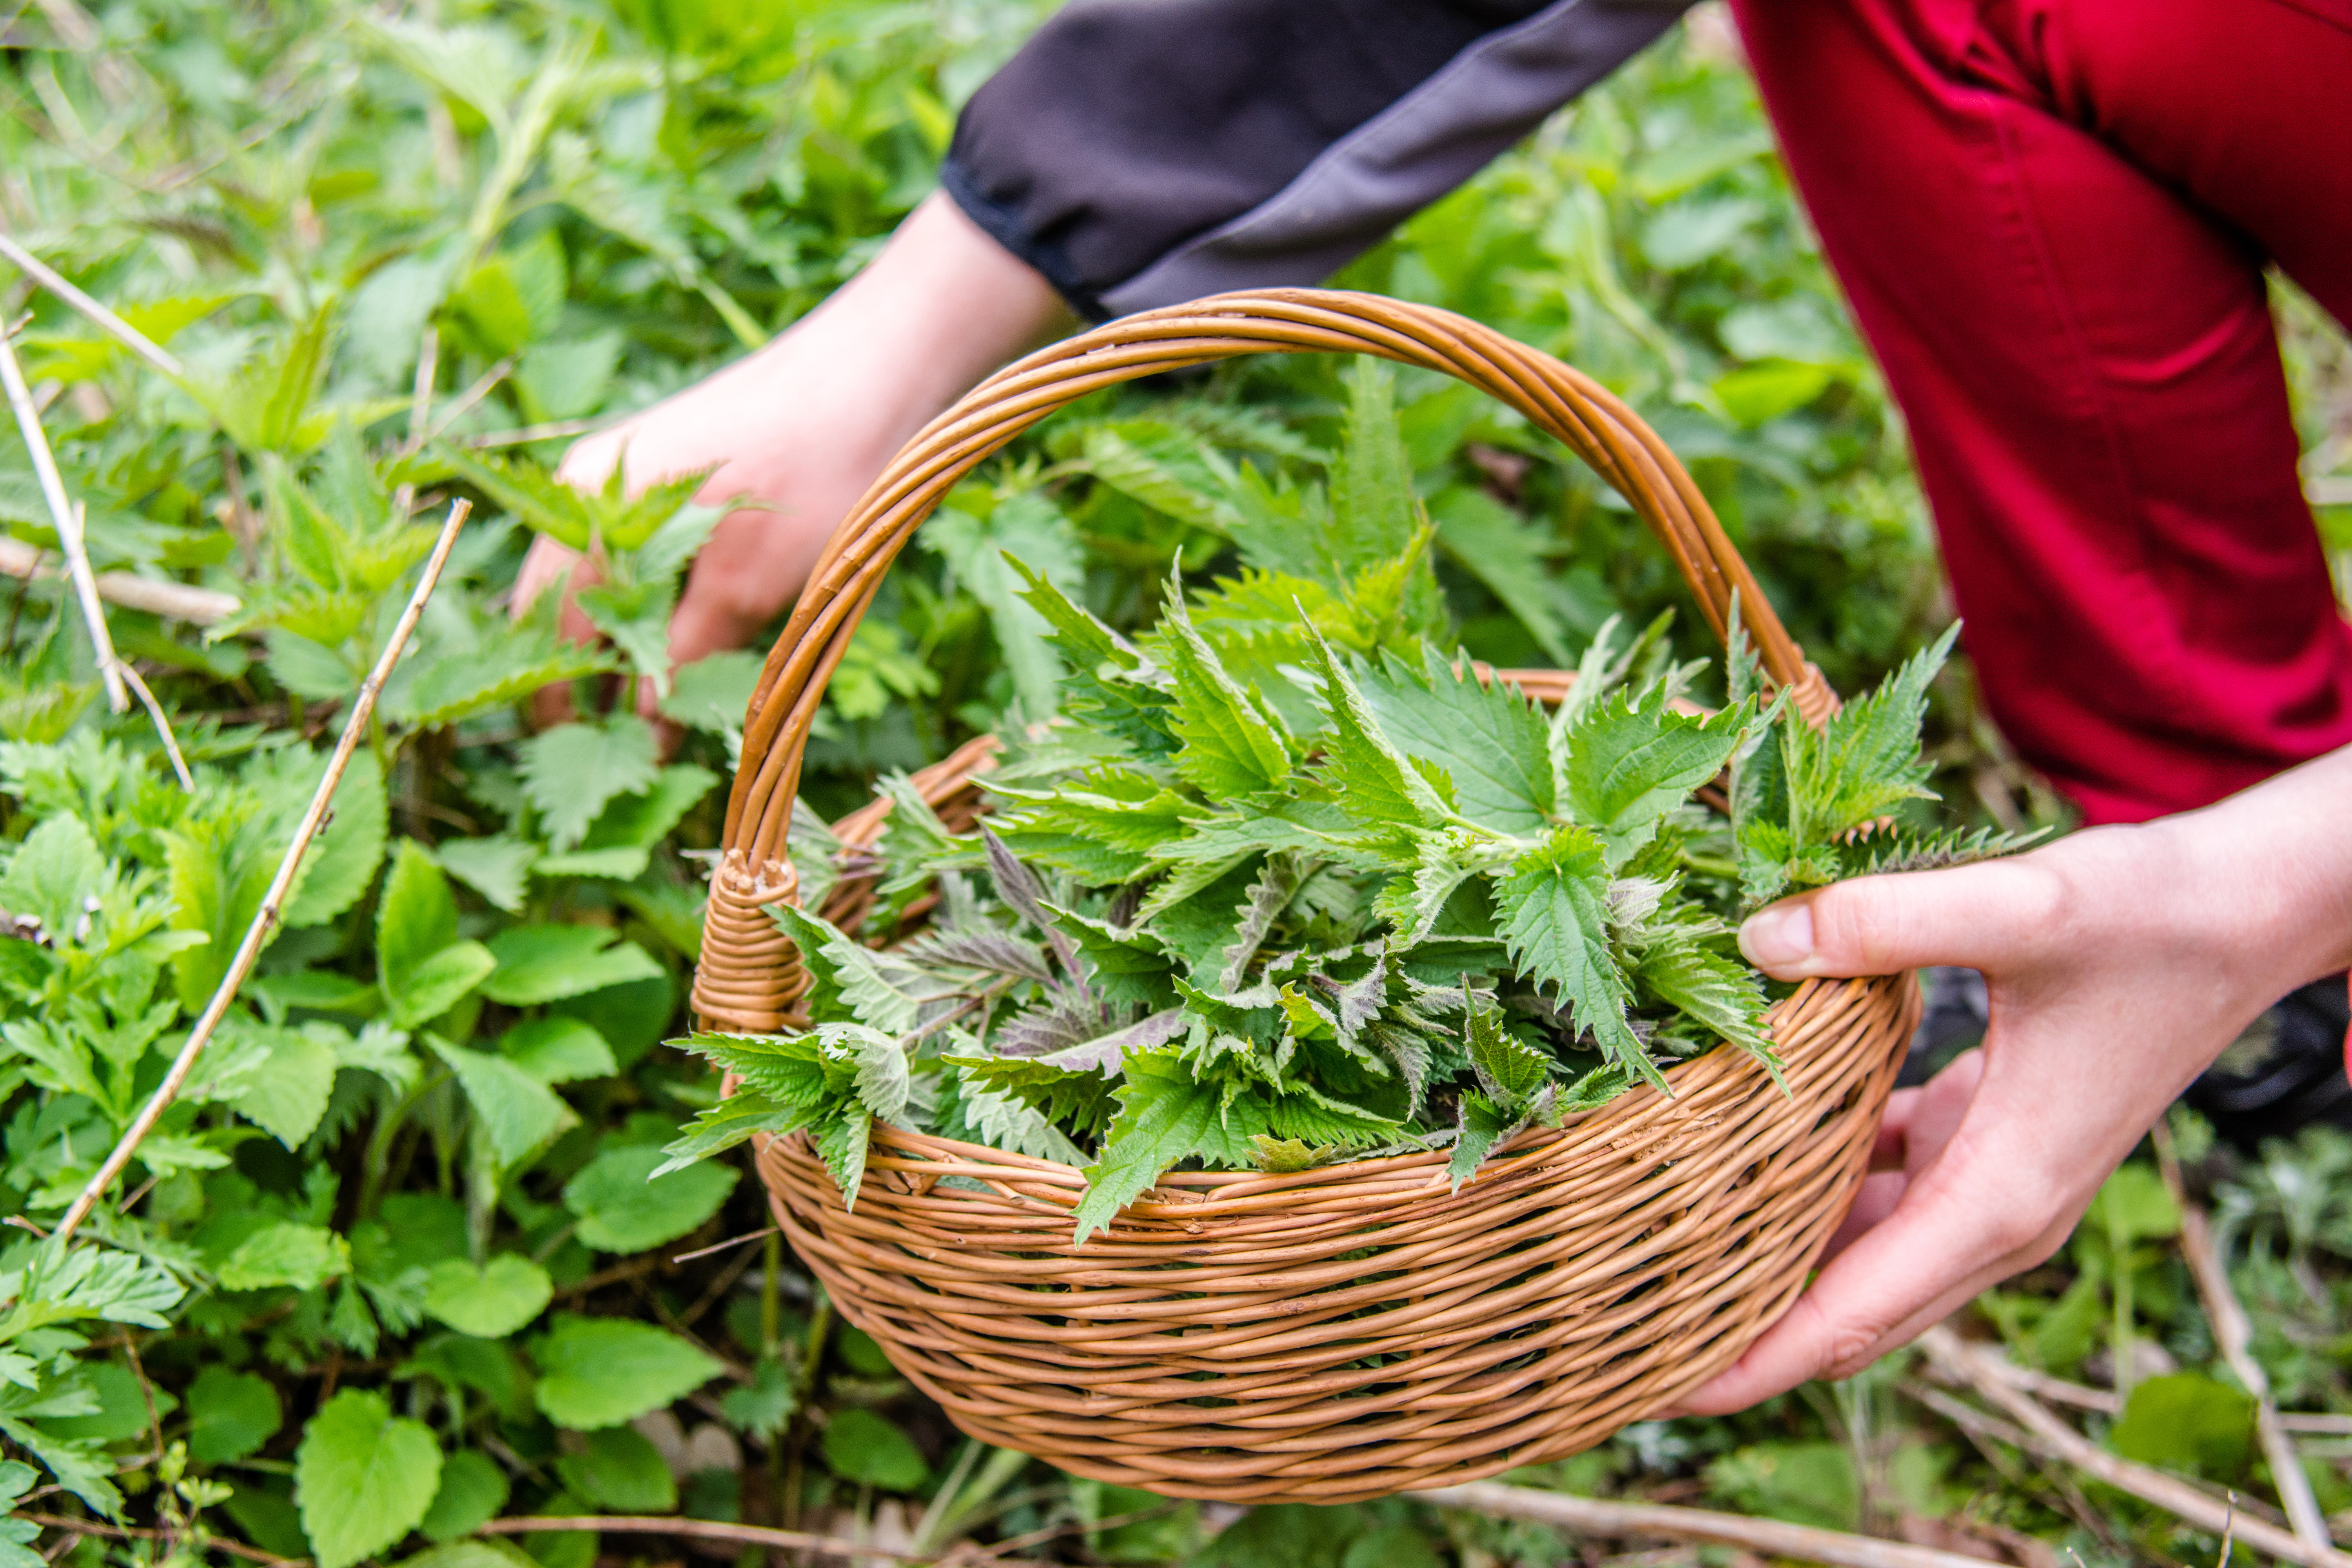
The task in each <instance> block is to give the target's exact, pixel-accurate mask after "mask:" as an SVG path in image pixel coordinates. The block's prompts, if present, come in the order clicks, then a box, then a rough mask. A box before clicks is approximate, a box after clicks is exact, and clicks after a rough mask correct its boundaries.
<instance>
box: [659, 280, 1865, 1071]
mask: <svg viewBox="0 0 2352 1568" xmlns="http://www.w3.org/2000/svg"><path fill="white" fill-rule="evenodd" d="M1251 353H1368V354H1377V355H1379V356H1380V357H1381V358H1382V359H1390V360H1395V361H1398V362H1400V363H1404V364H1411V365H1419V366H1421V367H1423V368H1424V369H1428V370H1436V371H1443V372H1444V373H1445V374H1449V375H1453V376H1455V377H1458V378H1459V379H1461V380H1463V381H1465V382H1467V383H1469V384H1471V385H1472V386H1475V387H1476V388H1478V389H1479V390H1480V391H1481V392H1484V393H1486V394H1487V395H1490V396H1492V397H1495V398H1496V399H1497V400H1499V401H1501V402H1503V403H1506V404H1508V405H1510V406H1511V407H1513V408H1516V409H1517V410H1518V411H1519V412H1520V413H1521V414H1524V415H1525V416H1527V417H1528V420H1529V421H1530V422H1532V423H1533V424H1534V425H1536V426H1538V428H1540V429H1542V430H1545V431H1547V432H1549V434H1550V435H1551V436H1553V437H1556V438H1558V439H1559V441H1560V442H1561V443H1562V444H1563V445H1565V446H1566V447H1568V448H1569V449H1570V451H1572V452H1574V453H1575V454H1576V455H1577V456H1578V457H1579V458H1582V459H1583V460H1584V462H1585V463H1586V464H1587V465H1588V466H1589V467H1590V468H1591V469H1592V470H1593V471H1594V472H1595V473H1597V474H1598V475H1600V476H1601V479H1603V480H1605V481H1606V482H1607V483H1608V484H1609V485H1610V486H1611V488H1612V489H1615V490H1616V491H1617V492H1618V493H1619V494H1620V495H1622V496H1623V497H1624V498H1625V500H1627V501H1628V502H1630V503H1631V504H1632V506H1633V510H1635V511H1636V512H1638V513H1639V514H1640V515H1641V518H1642V521H1643V522H1645V523H1647V524H1648V525H1649V528H1650V531H1651V532H1652V533H1654V534H1655V535H1656V536H1657V537H1658V540H1659V542H1661V543H1663V544H1664V546H1665V547H1666V552H1667V553H1668V554H1669V555H1671V556H1673V557H1674V562H1675V566H1676V567H1677V568H1679V569H1680V570H1681V572H1682V574H1683V580H1684V581H1685V582H1686V583H1688V584H1690V588H1691V592H1692V594H1693V595H1696V598H1697V600H1698V605H1699V610H1700V613H1701V614H1702V615H1704V616H1706V620H1707V624H1708V626H1711V627H1712V628H1713V629H1714V631H1715V633H1716V635H1717V637H1722V636H1723V635H1724V632H1725V629H1726V622H1727V618H1728V616H1729V615H1730V609H1731V601H1732V595H1734V594H1735V593H1737V594H1738V598H1739V606H1740V616H1741V620H1742V622H1743V624H1744V626H1745V627H1746V629H1747V631H1748V635H1749V636H1750V637H1752V638H1753V639H1754V641H1755V646H1756V651H1757V654H1758V658H1759V662H1760V663H1761V665H1762V667H1763V671H1764V674H1765V675H1766V676H1767V677H1768V678H1769V679H1770V680H1771V681H1772V682H1773V683H1774V684H1775V685H1776V686H1781V687H1787V688H1790V689H1791V691H1792V695H1793V698H1794V700H1795V701H1796V704H1797V707H1798V709H1799V710H1800V711H1801V712H1802V713H1804V714H1805V716H1806V717H1807V718H1808V719H1811V720H1812V721H1814V722H1816V723H1818V722H1821V721H1822V720H1823V719H1825V718H1826V717H1827V716H1828V714H1829V713H1830V712H1831V711H1832V710H1833V709H1834V707H1835V705H1836V699H1835V697H1834V696H1832V693H1831V691H1830V689H1829V687H1828V685H1827V684H1826V683H1825V682H1824V681H1823V680H1822V677H1821V672H1820V671H1819V670H1817V669H1814V668H1812V667H1811V665H1809V664H1807V663H1806V662H1805V658H1804V655H1803V653H1802V652H1801V651H1800V650H1799V648H1798V647H1797V645H1796V643H1795V642H1794V641H1793V640H1792V639H1791V638H1790V636H1789V634H1788V631H1787V629H1786V628H1784V627H1783V626H1781V625H1780V617H1779V616H1776V615H1774V614H1773V611H1772V606H1771V605H1770V604H1769V602H1768V601H1767V600H1766V599H1765V597H1764V595H1763V593H1762V591H1761V590H1760V589H1759V588H1758V587H1757V585H1756V579H1755V577H1754V576H1753V575H1752V574H1750V573H1749V572H1748V564H1747V563H1746V562H1744V561H1742V560H1741V559H1740V558H1739V552H1738V550H1737V549H1735V548H1734V547H1733V545H1732V542H1731V541H1730V539H1729V538H1727V536H1726V535H1725V533H1724V531H1723V527H1722V524H1720V523H1719V522H1717V521H1716V517H1715V513H1714V511H1713V510H1711V509H1710V508H1709V507H1708V506H1707V504H1706V498H1705V497H1704V496H1702V495H1701V494H1700V493H1699V489H1698V486H1697V485H1696V484H1695V483H1693V482H1692V480H1691V477H1690V475H1689V474H1688V472H1686V471H1685V469H1684V468H1683V466H1682V464H1681V463H1680V462H1678V461H1677V460H1676V459H1675V455H1674V454H1673V453H1672V452H1670V451H1668V450H1667V449H1666V446H1665V444H1664V442H1663V441H1661V440H1659V439H1658V437H1657V436H1656V435H1655V434H1654V432H1653V431H1652V430H1651V429H1650V427H1649V426H1646V425H1644V424H1643V423H1642V421H1641V419H1640V417H1639V416H1636V415H1635V414H1634V413H1633V410H1632V409H1630V408H1628V407H1627V406H1625V405H1624V404H1623V403H1622V402H1621V401H1619V400H1618V399H1617V397H1616V396H1615V395H1612V393H1610V392H1609V390H1608V389H1607V388H1605V387H1603V386H1601V384H1598V383H1597V382H1595V381H1593V380H1592V379H1591V377H1590V376H1587V375H1584V374H1581V373H1580V372H1578V371H1575V370H1572V369H1570V367H1569V366H1567V365H1565V364H1563V363H1560V362H1559V360H1557V359H1554V358H1553V357H1552V356H1551V355H1549V354H1548V353H1543V352H1542V351H1541V350H1538V349H1531V348H1527V347H1525V346H1523V345H1521V344H1519V343H1517V342H1512V341H1511V340H1510V339H1509V338H1507V337H1505V336H1504V335H1503V334H1501V333H1500V332H1497V331H1494V330H1493V329H1491V328H1489V327H1485V326H1482V325H1480V324H1479V323H1478V322H1476V321H1470V320H1469V319H1467V318H1466V317H1463V316H1457V315H1455V314H1454V312H1452V311H1450V310H1438V309H1436V308H1434V307H1433V306H1428V305H1416V304H1410V303H1407V302H1406V301H1403V300H1389V299H1383V298H1381V296H1379V295H1374V294H1358V293H1345V292H1337V291H1333V290H1328V289H1267V290H1265V291H1262V292H1254V293H1242V294H1220V295H1217V296H1215V297H1213V298H1212V299H1207V300H1198V301H1195V302H1194V303H1192V304H1189V305H1177V306H1172V307H1170V308H1169V309H1166V310H1147V311H1145V312H1143V313H1141V314H1139V315H1134V316H1127V317H1123V318H1121V319H1120V320H1118V321H1112V322H1109V323H1108V324H1107V325H1104V326H1101V327H1097V328H1096V329H1095V330H1094V331H1089V332H1084V333H1081V334H1079V335H1078V336H1076V337H1073V338H1068V339H1066V340H1064V341H1063V342H1058V343H1055V344H1054V345H1053V346H1051V347H1049V348H1045V349H1042V350H1040V351H1038V352H1037V353H1034V354H1031V355H1030V356H1029V357H1028V358H1026V359H1024V360H1021V361H1019V362H1017V363H1013V364H1011V365H1008V366H1007V367H1005V368H1004V369H1003V370H1002V371H999V372H998V373H997V374H994V375H992V376H991V377H990V378H989V379H988V380H986V381H984V382H982V384H980V385H979V386H977V387H975V388H973V389H972V390H971V392H969V393H967V394H966V395H964V396H963V398H962V399H961V401H959V402H958V403H957V404H956V405H955V406H953V407H952V408H950V409H949V410H948V411H947V412H946V413H944V414H942V415H940V416H939V417H938V418H937V419H934V420H932V421H931V422H930V424H929V425H928V426H924V428H923V429H922V431H921V432H920V433H919V435H917V436H916V437H915V438H914V439H913V440H912V441H910V442H908V444H907V446H906V447H904V448H903V449H901V450H900V451H899V453H898V456H897V457H896V458H892V459H891V462H890V466H889V467H888V468H885V469H884V470H883V472H882V475H881V477H880V478H879V479H876V480H875V481H874V485H873V488H872V489H868V490H867V491H866V496H865V499H864V500H860V501H859V502H858V504H857V507H856V510H853V511H852V512H851V513H850V514H849V515H848V517H846V518H845V519H844V520H843V521H842V523H841V526H840V527H839V528H837V529H835V531H834V533H833V537H832V539H831V540H829V541H828V542H826V544H825V547H824V553H823V554H822V555H820V556H819V557H818V559H817V563H816V565H815V568H814V570H813V571H812V573H811V574H810V576H809V582H808V586H806V587H805V588H803V589H802V590H801V596H800V599H799V602H798V603H796V604H795V605H793V614H792V619H791V620H790V621H789V622H788V623H787V624H786V625H785V626H784V630H783V633H782V636H781V637H778V638H777V639H776V646H775V647H774V648H773V649H772V650H771V651H770V653H769V655H768V661H767V664H766V666H765V668H762V669H761V672H760V683H759V686H758V688H757V689H756V690H755V691H754V692H753V693H752V696H751V708H750V710H748V711H747V713H746V714H745V716H744V721H743V752H742V762H741V763H740V765H739V766H738V768H737V771H736V774H735V785H734V790H733V793H732V794H731V795H730V796H729V798H728V802H727V827H726V834H725V838H724V853H723V854H722V855H721V857H720V858H719V864H718V867H717V868H716V869H715V870H714V872H713V874H712V878H711V889H710V904H709V910H708V912H707V913H706V915H705V918H704V925H703V939H702V954H701V959H700V962H699V963H698V966H697V969H696V972H695V982H694V996H693V1005H694V1007H695V1009H696V1011H698V1012H699V1013H701V1014H703V1015H704V1016H708V1017H710V1018H712V1019H714V1020H716V1021H719V1022H721V1023H725V1024H730V1025H733V1026H738V1027H742V1028H748V1029H753V1030H766V1029H773V1028H777V1027H779V1026H782V1023H783V1021H784V1014H785V1010H786V1009H787V1008H788V1007H789V1006H790V1005H791V1004H792V1003H793V1001H794V1000H795V999H797V997H798V996H799V994H801V992H802V991H803V989H804V988H805V985H804V980H803V975H802V974H801V972H800V965H799V963H797V961H796V959H795V956H794V954H793V949H792V944H791V943H790V942H787V941H785V940H784V937H783V935H782V932H780V931H777V930H776V929H775V926H774V924H773V922H772V921H770V920H769V919H768V917H767V916H766V915H765V914H764V913H763V912H761V907H762V906H763V905H767V904H772V903H775V902H778V901H779V900H790V899H791V898H792V897H793V894H794V892H795V891H796V887H797V879H796V878H795V877H794V876H793V870H792V867H791V862H790V861H789V860H787V859H786V858H784V834H785V831H786V828H787V827H788V826H789V825H790V823H791V821H792V814H793V798H794V797H795V796H796V795H798V794H799V792H800V775H801V760H802V755H803V752H804V751H805V750H806V748H807V744H808V737H809V729H810V725H811V724H812V722H813V721H814V719H815V717H816V712H817V704H818V703H819V702H820V701H821V700H823V698H824V688H825V682H826V681H827V679H830V678H831V676H832V674H833V670H834V667H835V665H837V664H839V663H840V662H841V657H842V655H843V653H844V652H845V650H846V649H847V647H848V646H849V638H850V634H851V633H852V632H854V631H855V630H856V627H857V623H858V620H859V618H860V617H861V616H864V615H865V613H866V605H868V604H870V603H872V601H873V598H874V594H875V590H876V589H877V587H878V586H879V585H880V584H881V581H882V574H883V573H884V572H886V571H887V570H888V569H889V565H890V563H891V561H892V560H893V559H894V558H896V557H897V555H898V552H899V551H900V550H901V549H902V548H904V546H905V545H906V542H907V541H908V539H909V538H910V537H911V536H912V535H913V533H914V531H915V529H916V527H917V526H918V525H919V524H920V523H921V522H922V521H923V520H924V519H925V518H927V517H929V516H930V514H931V511H932V509H933V508H935V507H937V506H938V505H939V503H940V500H941V499H942V498H944V497H945V496H946V495H947V493H948V491H949V490H950V489H952V488H954V486H955V485H956V484H957V483H958V482H959V481H960V480H961V479H963V477H964V476H965V475H966V474H968V473H970V472H971V470H972V469H973V468H977V467H978V466H979V465H980V464H981V463H982V462H983V461H985V460H986V459H987V458H990V457H991V456H992V455H993V454H994V453H996V452H997V451H998V450H999V449H1001V448H1002V447H1004V446H1005V445H1006V444H1007V443H1008V442H1010V441H1011V440H1012V439H1013V437H1016V436H1018V435H1020V434H1021V432H1023V431H1024V430H1026V429H1027V428H1029V426H1032V425H1034V424H1035V423H1037V422H1038V421H1039V420H1041V419H1043V418H1045V416H1047V415H1048V414H1051V413H1053V412H1054V411H1055V409H1057V408H1059V407H1061V406H1062V405H1064V404H1066V403H1071V402H1074V401H1076V399H1078V398H1080V397H1084V396H1085V395H1087V394H1088V393H1091V392H1095V391H1097V390H1099V389H1101V388H1103V387H1106V386H1110V385H1113V384H1117V383H1118V382H1122V381H1132V380H1134V379H1136V378H1137V377H1139V376H1146V375H1156V374H1160V373H1161V372H1163V371H1171V370H1179V369H1182V368H1184V367H1186V366H1188V365H1196V364H1202V363H1207V362H1210V361H1213V360H1221V359H1233V358H1236V357H1238V356H1240V355H1242V354H1251Z"/></svg>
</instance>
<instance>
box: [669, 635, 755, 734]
mask: <svg viewBox="0 0 2352 1568" xmlns="http://www.w3.org/2000/svg"><path fill="white" fill-rule="evenodd" d="M760 668H761V658H760V656H759V655H758V654H756V653H751V652H749V651H747V650H745V649H742V648H730V649H728V650H726V651H724V652H720V653H714V654H709V655H706V656H705V657H703V658H698V659H697V660H695V661H694V662H693V663H692V664H689V665H686V666H684V667H683V668H680V669H679V670H678V671H677V675H676V677H675V678H674V679H675V680H676V685H675V686H673V687H672V688H671V690H670V693H669V695H668V696H667V697H665V698H663V699H662V703H661V713H662V717H663V718H665V719H667V720H669V721H671V722H672V723H677V724H684V725H686V726H687V727H688V729H693V730H700V731H704V732H705V733H708V734H721V735H723V734H725V733H727V732H728V731H730V730H734V731H740V729H742V727H743V719H744V715H745V710H748V709H749V708H750V707H751V694H752V693H753V692H754V691H756V690H757V689H759V684H760Z"/></svg>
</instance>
